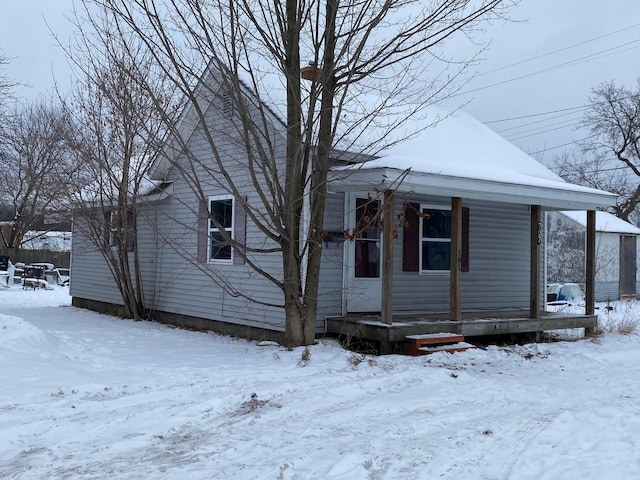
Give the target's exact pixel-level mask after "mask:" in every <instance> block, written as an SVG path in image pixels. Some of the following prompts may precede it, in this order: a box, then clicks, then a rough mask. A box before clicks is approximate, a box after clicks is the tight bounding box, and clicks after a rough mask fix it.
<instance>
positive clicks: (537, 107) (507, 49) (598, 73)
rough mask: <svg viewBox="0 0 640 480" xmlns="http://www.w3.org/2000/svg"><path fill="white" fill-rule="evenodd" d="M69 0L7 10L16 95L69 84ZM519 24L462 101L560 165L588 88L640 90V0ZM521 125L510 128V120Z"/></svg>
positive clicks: (499, 39)
mask: <svg viewBox="0 0 640 480" xmlns="http://www.w3.org/2000/svg"><path fill="white" fill-rule="evenodd" d="M71 8H72V1H71V0H23V1H22V2H17V1H15V2H4V4H3V6H2V15H1V16H0V48H1V49H2V50H3V53H4V55H6V56H8V57H12V60H11V63H10V65H9V67H8V68H7V73H8V75H9V76H10V77H11V78H13V79H14V80H18V81H20V82H24V83H28V84H30V85H31V87H30V88H28V89H27V88H21V89H19V90H18V93H19V94H20V95H22V96H26V97H31V98H33V97H35V96H37V95H38V94H44V95H46V94H48V92H50V91H51V89H52V86H53V77H54V76H55V78H56V81H57V82H58V84H59V85H61V86H62V87H63V88H64V86H65V85H68V83H69V74H68V66H67V62H66V60H65V58H64V55H63V54H62V52H61V51H60V50H59V48H58V47H56V45H55V41H54V39H53V38H52V37H51V34H50V32H49V28H48V27H47V23H48V24H49V26H50V27H51V29H52V30H53V31H55V32H56V33H57V34H58V35H59V36H60V38H61V39H62V40H63V41H66V40H67V39H68V37H69V35H70V27H69V25H68V22H67V21H66V20H65V18H64V16H65V15H68V14H69V12H70V10H71ZM511 16H512V17H513V19H514V20H520V21H514V22H510V23H507V24H503V23H496V24H493V25H489V26H488V27H487V33H486V35H487V36H489V37H491V38H492V39H493V40H492V43H491V46H490V49H489V50H488V51H487V52H486V53H485V54H484V55H483V56H484V58H485V59H484V60H483V62H482V63H480V64H479V65H478V66H477V67H475V68H474V71H477V75H476V77H475V78H474V79H473V80H472V81H471V82H470V83H469V85H467V86H466V87H465V90H466V91H467V92H469V93H467V94H465V95H462V96H459V97H457V98H456V99H454V100H455V102H459V103H462V102H466V101H469V104H468V105H467V106H466V107H465V109H466V110H467V111H468V112H469V113H471V114H472V115H473V116H475V117H476V118H477V119H478V120H480V121H482V122H486V123H487V124H488V125H489V126H490V127H491V128H492V129H494V130H495V131H497V132H499V133H500V134H501V135H503V136H504V137H505V138H507V139H509V140H511V141H512V142H513V143H514V144H515V145H517V146H518V147H520V148H521V149H523V150H524V151H525V152H527V153H531V154H532V155H533V156H534V157H536V158H537V159H539V160H542V161H543V162H544V163H546V164H549V163H550V162H551V161H552V159H553V157H554V156H556V155H558V154H560V153H561V152H562V151H564V150H565V149H567V148H571V147H572V143H571V142H575V141H576V140H579V139H581V138H583V137H585V136H586V135H587V132H586V131H584V130H583V131H579V130H576V127H577V124H578V123H579V121H580V118H581V116H582V114H583V113H584V108H580V107H584V106H585V105H587V104H588V102H589V95H590V92H591V89H592V88H593V87H595V86H597V85H598V84H600V83H602V82H604V81H609V80H615V81H616V83H618V84H620V85H626V86H628V87H634V86H635V84H636V79H637V78H639V77H640V61H639V60H640V5H639V4H638V3H637V0H608V1H607V2H601V1H596V0H522V1H521V4H520V6H519V7H518V8H517V9H516V10H514V11H513V12H512V15H511ZM513 118H515V120H508V119H513ZM565 144H568V145H565Z"/></svg>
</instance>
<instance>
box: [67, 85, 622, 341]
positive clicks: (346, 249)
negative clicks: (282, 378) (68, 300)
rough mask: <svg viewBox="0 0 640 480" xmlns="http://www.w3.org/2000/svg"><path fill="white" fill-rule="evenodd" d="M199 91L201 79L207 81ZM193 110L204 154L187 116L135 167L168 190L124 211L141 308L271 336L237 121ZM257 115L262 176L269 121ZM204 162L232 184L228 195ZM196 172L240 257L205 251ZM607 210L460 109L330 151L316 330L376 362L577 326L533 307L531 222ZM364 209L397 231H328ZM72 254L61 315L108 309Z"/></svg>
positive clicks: (113, 299)
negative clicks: (354, 148)
mask: <svg viewBox="0 0 640 480" xmlns="http://www.w3.org/2000/svg"><path fill="white" fill-rule="evenodd" d="M215 81H216V79H215V75H213V76H212V78H209V79H208V80H207V82H211V84H214V83H215ZM215 90H216V89H215V85H214V87H213V88H211V91H215ZM198 106H199V107H200V108H201V109H203V111H205V112H206V116H207V124H208V125H209V127H210V128H211V130H210V131H212V132H214V134H215V135H216V140H217V151H216V152H215V155H214V154H213V153H212V152H210V151H209V150H208V147H207V142H205V140H204V133H203V126H202V125H201V124H199V123H198V122H197V121H194V119H193V118H194V117H192V116H190V114H189V108H187V110H185V113H184V115H183V117H182V119H181V120H180V123H179V125H178V128H179V129H181V130H182V131H183V132H184V133H185V135H184V136H183V137H184V138H188V142H187V144H186V145H184V146H179V148H171V149H169V148H167V149H165V151H164V153H163V154H161V155H159V156H158V158H157V159H156V161H155V163H154V165H153V166H152V168H151V171H150V175H151V177H152V179H153V180H155V181H161V182H163V184H164V185H170V187H168V188H166V189H165V191H164V195H156V197H155V198H154V201H153V202H150V203H148V204H147V205H145V206H144V207H141V208H140V209H139V210H138V211H137V212H136V213H137V215H138V219H139V223H140V225H139V226H138V238H137V239H136V242H137V244H138V245H139V250H140V256H141V258H142V260H143V264H144V268H143V271H142V272H141V275H142V276H143V284H144V287H145V291H146V296H147V298H148V299H149V302H150V304H149V309H150V310H152V311H153V312H154V313H153V314H154V317H155V318H157V319H158V320H160V321H164V322H168V323H172V324H176V325H180V326H186V327H189V328H201V329H211V330H217V331H221V332H226V333H230V334H234V335H240V336H244V337H249V338H270V339H274V340H277V341H283V339H284V334H283V332H284V329H285V315H284V311H283V308H282V307H280V306H278V304H279V303H282V291H281V290H280V289H279V288H277V286H276V285H275V284H274V283H273V282H269V281H267V280H265V278H264V276H258V275H256V274H255V270H254V269H252V268H251V266H250V265H249V263H251V264H253V265H257V266H259V268H261V269H263V271H266V272H267V273H269V274H270V275H272V276H273V277H274V278H280V277H281V276H282V268H283V267H282V258H281V257H280V256H279V254H278V253H272V254H268V253H267V254H261V255H260V256H258V255H255V256H254V255H253V253H252V251H253V250H254V249H259V248H261V247H263V246H264V245H267V246H268V245H270V243H269V242H271V240H270V239H269V238H268V236H267V235H266V234H265V233H264V232H263V231H262V230H260V229H259V228H257V227H256V225H255V223H254V222H252V221H251V218H250V215H249V214H248V213H247V212H248V211H249V212H250V214H251V215H261V214H262V212H261V210H260V208H261V207H260V205H261V203H260V201H259V200H260V199H259V196H260V194H261V192H259V191H257V190H256V189H254V188H253V187H252V183H251V181H250V179H249V178H248V175H249V173H248V169H247V162H248V160H247V156H246V153H244V152H243V151H242V150H240V149H238V147H237V144H236V143H234V142H233V141H232V140H233V139H232V137H233V135H234V134H233V132H236V131H238V128H237V120H236V118H237V117H236V116H234V115H233V114H230V113H229V110H228V106H227V105H226V104H225V96H224V95H211V96H210V97H207V96H206V95H204V96H203V97H202V103H201V104H199V105H198ZM254 107H255V105H254ZM191 108H193V106H192V107H191ZM255 108H258V107H255ZM263 112H266V113H265V115H264V118H265V119H266V121H265V122H264V125H265V130H266V132H265V137H268V138H269V139H270V144H269V145H270V148H272V149H273V150H274V151H275V152H276V155H275V156H274V158H275V160H274V165H272V167H273V169H274V171H278V168H279V166H281V163H282V159H283V158H284V154H283V152H284V140H285V137H284V133H283V131H284V124H283V123H282V122H281V121H280V120H279V119H278V117H277V115H276V114H273V113H272V112H270V111H268V110H263ZM436 115H437V114H436ZM432 118H433V117H432ZM168 143H171V139H170V140H169V141H168ZM278 152H279V153H278ZM188 153H192V154H194V155H195V156H197V158H198V159H199V162H198V163H197V165H196V166H195V167H194V168H193V169H185V168H181V167H184V166H186V165H187V164H188V162H189V159H188V158H187V154H188ZM347 157H348V160H345V158H347ZM218 161H219V162H224V163H225V164H226V166H227V170H228V172H229V173H230V175H231V176H232V177H233V179H234V182H235V184H236V185H241V186H242V185H244V186H246V188H244V189H242V191H236V192H234V193H230V192H229V191H228V189H227V188H225V183H224V182H225V179H224V177H223V176H222V175H221V174H220V169H219V168H218V167H217V163H216V162H218ZM185 170H188V171H187V172H186V174H185ZM261 173H263V172H261ZM196 177H197V178H198V180H199V185H200V186H201V187H202V191H203V193H204V195H205V196H206V198H207V199H208V205H209V210H210V214H211V215H214V216H216V218H218V219H219V224H220V225H221V226H222V228H224V229H225V231H226V232H228V234H230V235H231V236H232V237H233V238H234V239H237V240H241V243H243V242H246V244H247V249H246V250H245V251H244V252H243V253H244V254H245V255H246V258H244V257H243V255H239V254H237V252H235V251H234V249H232V248H230V247H224V246H223V247H218V246H216V245H212V244H211V242H210V241H209V240H208V239H210V238H213V237H215V236H219V235H220V232H219V229H217V228H213V227H212V224H211V222H209V221H208V218H207V217H208V215H207V212H206V211H205V212H204V215H203V212H202V211H199V209H198V197H197V195H196V192H195V191H194V188H193V180H194V178H196ZM265 181H268V177H265ZM266 187H267V185H265V189H266ZM267 193H268V192H267ZM614 199H615V197H614V196H613V195H612V194H609V193H606V192H602V191H599V190H595V189H591V188H587V187H582V186H578V185H572V184H569V183H567V182H565V181H564V180H562V179H561V178H560V177H558V176H557V175H555V174H554V173H552V172H551V171H550V170H548V169H547V168H546V167H544V166H542V165H541V164H539V163H538V162H536V161H535V160H534V159H533V158H531V157H529V156H528V155H526V154H524V153H523V152H522V151H520V150H519V149H517V148H516V147H515V146H513V145H512V144H510V143H509V142H507V141H506V140H504V139H503V138H502V137H500V136H499V135H497V134H495V133H494V132H493V131H491V130H490V129H489V128H487V127H486V126H484V125H482V124H481V123H479V122H478V121H476V120H475V119H473V118H472V117H470V116H469V115H466V114H465V113H463V112H457V113H455V114H453V115H450V116H447V114H442V119H441V121H440V122H439V123H437V125H436V126H435V127H433V128H427V129H425V130H423V131H421V132H419V133H417V134H416V135H415V136H413V137H412V138H411V139H409V140H407V141H405V142H402V143H399V144H395V145H394V146H393V147H391V148H389V149H387V150H386V151H383V152H382V153H381V154H380V155H377V156H376V157H375V158H373V157H369V156H362V157H360V156H359V155H358V152H354V153H352V155H351V156H348V155H346V154H345V152H336V155H335V158H334V168H333V170H332V174H331V176H330V180H329V193H328V198H327V203H326V209H325V225H324V230H325V233H326V235H325V241H324V242H323V243H324V245H323V253H322V263H321V269H320V279H319V282H320V288H319V296H318V303H319V305H318V313H317V318H316V332H317V335H324V334H327V333H328V334H332V335H340V334H343V335H353V336H364V337H365V338H369V339H372V340H374V341H376V342H378V343H379V344H380V348H379V351H380V352H382V353H384V352H388V351H391V350H392V349H393V348H394V347H393V346H394V344H396V343H397V342H401V341H402V339H403V338H405V336H406V335H409V334H421V333H430V332H451V331H455V332H457V333H461V334H464V335H483V334H500V333H507V334H508V333H519V332H539V331H541V330H546V329H551V328H570V327H586V328H591V327H593V326H594V325H595V324H594V322H595V316H594V315H593V310H592V309H591V310H587V311H586V314H585V315H577V316H574V317H567V316H564V317H562V318H560V317H557V316H556V317H551V316H547V315H546V314H545V313H544V312H543V295H544V292H543V288H542V287H543V284H544V279H543V277H542V262H541V258H542V248H543V242H542V239H543V231H542V213H543V212H544V211H548V210H560V209H563V210H564V209H576V210H589V211H590V212H593V211H595V210H596V208H599V207H602V206H605V205H610V204H612V203H613V202H614ZM243 206H244V207H247V208H243ZM380 211H382V212H383V216H384V218H393V219H394V222H396V223H398V228H397V229H392V228H386V229H380V228H378V227H377V225H376V224H372V225H369V226H368V227H367V228H361V229H357V230H356V232H355V233H356V234H355V237H354V238H353V240H345V236H344V234H343V232H345V231H348V230H353V229H355V227H356V225H358V224H360V223H361V222H360V220H362V218H365V217H369V218H371V217H372V216H375V215H376V214H377V213H378V212H380ZM396 219H398V220H397V221H396ZM79 220H80V219H76V224H77V222H78V221H79ZM452 253H453V255H452ZM72 255H73V267H72V272H73V277H72V281H71V295H72V297H73V304H74V305H76V306H81V307H88V308H92V309H97V310H102V311H113V310H112V309H113V307H114V306H117V305H118V303H119V302H120V300H119V294H118V291H117V289H116V288H115V286H114V284H113V281H112V280H111V279H110V274H109V271H108V269H107V268H106V266H105V264H104V262H103V260H102V258H101V256H100V254H99V253H98V252H95V251H91V249H89V248H87V245H86V244H84V243H83V240H82V238H81V236H80V235H79V234H78V233H77V232H74V242H73V254H72ZM221 285H222V286H221ZM504 319H508V320H509V321H508V322H506V321H504ZM442 320H445V321H442Z"/></svg>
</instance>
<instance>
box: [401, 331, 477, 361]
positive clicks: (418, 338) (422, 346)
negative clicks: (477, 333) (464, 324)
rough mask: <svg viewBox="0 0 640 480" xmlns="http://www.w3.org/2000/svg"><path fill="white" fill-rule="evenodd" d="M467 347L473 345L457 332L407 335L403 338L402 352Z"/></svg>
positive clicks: (452, 350) (449, 349) (451, 349)
mask: <svg viewBox="0 0 640 480" xmlns="http://www.w3.org/2000/svg"><path fill="white" fill-rule="evenodd" d="M469 348H474V347H473V345H471V344H470V343H467V342H465V341H464V336H462V335H459V334H457V333H428V334H424V335H407V336H406V337H405V340H404V353H405V354H406V355H413V356H417V355H425V354H429V353H435V352H449V353H454V352H463V351H465V350H467V349H469Z"/></svg>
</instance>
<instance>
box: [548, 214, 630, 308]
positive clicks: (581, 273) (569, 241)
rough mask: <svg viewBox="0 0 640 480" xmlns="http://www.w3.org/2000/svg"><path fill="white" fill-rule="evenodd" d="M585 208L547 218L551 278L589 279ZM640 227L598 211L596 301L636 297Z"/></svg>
mask: <svg viewBox="0 0 640 480" xmlns="http://www.w3.org/2000/svg"><path fill="white" fill-rule="evenodd" d="M586 226H587V215H586V212H584V211H561V212H550V213H549V214H548V217H547V230H548V232H547V281H548V282H549V283H564V282H571V283H580V284H584V282H585V269H584V264H585V258H584V257H585V232H586ZM639 239H640V228H637V227H635V226H634V225H632V224H630V223H629V222H626V221H624V220H622V219H620V218H618V217H616V216H615V215H612V214H610V213H607V212H596V276H595V286H596V289H595V300H596V301H598V302H605V301H608V300H618V299H620V298H624V297H629V296H636V295H637V294H638V293H640V290H639V288H638V282H639V281H640V276H639V275H638V266H640V262H639V261H638V254H640V249H638V241H639Z"/></svg>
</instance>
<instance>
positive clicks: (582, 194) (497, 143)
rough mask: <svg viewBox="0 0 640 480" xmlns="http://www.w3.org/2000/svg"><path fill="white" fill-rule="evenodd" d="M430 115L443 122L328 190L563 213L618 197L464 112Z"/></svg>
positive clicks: (346, 171) (344, 174)
mask: <svg viewBox="0 0 640 480" xmlns="http://www.w3.org/2000/svg"><path fill="white" fill-rule="evenodd" d="M432 116H439V117H440V118H441V120H440V121H438V122H437V123H436V124H435V126H433V127H429V128H427V129H424V130H422V131H421V132H419V133H418V134H416V135H414V136H413V137H412V138H410V139H408V140H405V141H403V142H400V143H397V144H395V145H393V146H392V147H390V148H388V149H387V150H385V151H383V152H382V153H381V154H380V155H379V156H378V157H377V158H376V159H374V160H371V161H369V162H365V163H362V164H360V165H358V166H357V167H356V166H352V167H346V168H342V169H336V170H334V172H333V175H332V177H331V182H332V183H331V185H332V188H334V189H340V190H361V189H363V188H364V189H365V190H371V189H372V188H375V189H381V190H384V189H388V188H391V189H393V190H396V191H398V192H415V193H416V194H427V193H428V194H430V195H438V196H440V195H441V196H447V197H452V196H455V197H461V198H468V199H479V200H491V201H498V202H505V203H518V204H529V205H541V206H544V207H547V208H552V209H563V210H568V209H575V210H581V209H584V210H592V209H596V208H598V207H603V206H609V205H613V204H614V203H615V199H616V195H614V194H612V193H609V192H604V191H602V190H596V189H593V188H589V187H583V186H580V185H574V184H571V183H568V182H566V181H565V180H563V179H562V178H561V177H559V176H558V175H556V174H555V173H553V172H552V171H551V170H549V169H548V168H547V167H545V166H544V165H542V164H541V163H539V162H538V161H536V160H535V159H534V158H532V157H531V156H529V155H527V154H526V153H524V152H523V151H522V150H520V149H518V148H517V147H516V146H515V145H513V144H512V143H510V142H509V141H507V140H506V139H504V138H503V137H501V136H500V135H498V134H497V133H495V132H494V131H492V130H491V129H490V128H488V127H487V126H485V125H483V124H482V123H480V122H479V121H477V120H475V119H474V118H473V117H471V116H470V115H468V114H466V113H464V112H461V111H459V112H456V113H454V114H451V115H449V114H447V113H442V112H438V111H434V112H432ZM390 185H391V187H390Z"/></svg>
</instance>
